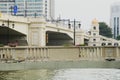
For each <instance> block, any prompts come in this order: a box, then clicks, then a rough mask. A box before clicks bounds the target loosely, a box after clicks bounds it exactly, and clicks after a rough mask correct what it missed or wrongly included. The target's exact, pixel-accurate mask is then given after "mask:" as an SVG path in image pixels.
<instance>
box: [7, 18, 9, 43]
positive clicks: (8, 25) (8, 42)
mask: <svg viewBox="0 0 120 80" xmlns="http://www.w3.org/2000/svg"><path fill="white" fill-rule="evenodd" d="M7 24H8V25H7V26H8V30H7V35H8V37H7V43H8V44H9V19H8V20H7Z"/></svg>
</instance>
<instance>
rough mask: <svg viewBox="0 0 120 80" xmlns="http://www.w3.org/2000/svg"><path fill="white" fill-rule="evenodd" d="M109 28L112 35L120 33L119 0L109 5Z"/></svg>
mask: <svg viewBox="0 0 120 80" xmlns="http://www.w3.org/2000/svg"><path fill="white" fill-rule="evenodd" d="M110 23H111V28H112V33H113V37H114V38H116V37H117V36H118V35H120V2H117V3H114V4H113V5H112V6H111V18H110Z"/></svg>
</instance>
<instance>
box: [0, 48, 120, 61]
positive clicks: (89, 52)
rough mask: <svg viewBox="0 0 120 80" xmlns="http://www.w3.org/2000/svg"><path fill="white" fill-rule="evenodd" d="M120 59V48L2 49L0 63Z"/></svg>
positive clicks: (0, 49) (0, 50)
mask: <svg viewBox="0 0 120 80" xmlns="http://www.w3.org/2000/svg"><path fill="white" fill-rule="evenodd" d="M108 58H110V59H116V60H119V59H120V47H15V48H14V47H1V48H0V62H10V61H11V62H21V61H76V60H105V59H108Z"/></svg>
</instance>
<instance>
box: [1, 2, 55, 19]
mask: <svg viewBox="0 0 120 80" xmlns="http://www.w3.org/2000/svg"><path fill="white" fill-rule="evenodd" d="M14 5H17V7H18V12H17V14H16V15H17V16H25V17H27V16H28V17H39V16H44V17H45V18H47V19H51V18H54V0H0V11H1V12H2V13H8V14H14V13H13V11H14V9H13V8H14Z"/></svg>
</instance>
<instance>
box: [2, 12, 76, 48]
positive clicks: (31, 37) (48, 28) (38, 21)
mask: <svg viewBox="0 0 120 80" xmlns="http://www.w3.org/2000/svg"><path fill="white" fill-rule="evenodd" d="M73 33H74V31H73V27H68V26H63V25H58V24H53V23H49V22H46V20H45V19H44V18H42V17H41V18H24V17H18V16H10V15H5V14H2V15H1V17H0V44H4V45H7V44H8V42H13V43H14V42H15V41H17V42H18V44H19V45H20V46H46V45H63V44H67V43H70V44H73Z"/></svg>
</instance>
